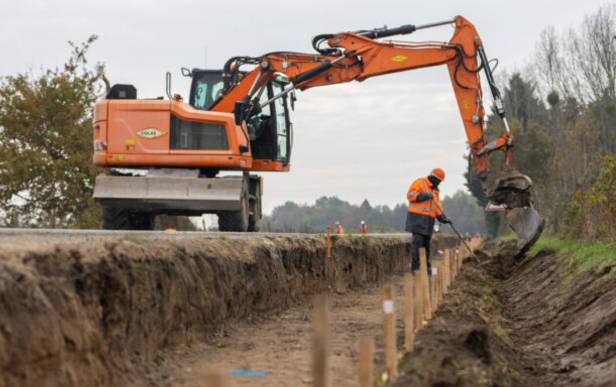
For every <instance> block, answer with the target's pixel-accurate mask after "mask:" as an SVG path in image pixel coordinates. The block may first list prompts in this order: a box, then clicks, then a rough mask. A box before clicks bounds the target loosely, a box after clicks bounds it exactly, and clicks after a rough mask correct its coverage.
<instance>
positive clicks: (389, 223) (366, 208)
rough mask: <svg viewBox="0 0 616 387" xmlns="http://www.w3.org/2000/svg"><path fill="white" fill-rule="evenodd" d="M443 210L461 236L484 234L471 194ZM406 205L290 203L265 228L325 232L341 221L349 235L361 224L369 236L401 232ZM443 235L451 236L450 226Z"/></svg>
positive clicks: (446, 202)
mask: <svg viewBox="0 0 616 387" xmlns="http://www.w3.org/2000/svg"><path fill="white" fill-rule="evenodd" d="M442 204H443V210H444V211H445V212H446V213H447V215H448V216H449V217H451V218H452V219H453V220H454V222H455V223H456V228H457V229H458V231H460V232H461V233H469V234H470V235H475V233H477V232H479V233H481V234H482V235H483V234H485V232H486V228H485V222H484V218H483V208H481V207H480V206H479V205H478V204H477V203H476V202H475V200H474V199H473V197H472V196H471V195H469V194H468V193H465V192H463V191H458V192H456V193H455V194H454V195H452V196H451V197H445V198H443V200H442ZM407 212H408V209H407V206H406V204H403V203H400V204H398V205H396V206H394V207H393V208H390V207H389V206H385V205H376V206H372V205H371V204H370V202H368V200H364V201H363V202H362V203H361V204H359V205H354V204H351V203H349V202H347V201H344V200H341V199H339V198H338V197H335V196H334V197H326V196H324V197H321V198H319V199H317V200H316V201H315V203H314V204H313V205H308V204H297V203H294V202H291V201H288V202H286V203H285V204H283V205H281V206H277V207H276V208H274V210H273V211H272V214H271V215H269V216H265V217H264V218H263V220H262V229H263V230H264V231H272V232H299V233H323V232H325V230H326V227H327V226H330V227H332V230H333V227H334V223H335V222H340V224H341V225H342V226H343V227H344V230H345V233H347V234H358V233H359V224H360V222H361V221H364V222H366V224H367V225H368V232H370V233H398V232H403V231H404V224H405V221H406V213H407ZM441 232H444V233H452V231H451V229H450V228H449V227H448V226H444V227H442V228H441Z"/></svg>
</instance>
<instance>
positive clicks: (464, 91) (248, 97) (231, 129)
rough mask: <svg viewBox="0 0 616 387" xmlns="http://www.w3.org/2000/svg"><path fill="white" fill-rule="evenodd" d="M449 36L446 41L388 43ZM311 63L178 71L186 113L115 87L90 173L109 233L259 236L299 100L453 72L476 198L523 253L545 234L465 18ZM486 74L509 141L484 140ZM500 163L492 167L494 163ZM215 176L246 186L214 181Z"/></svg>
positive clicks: (236, 61)
mask: <svg viewBox="0 0 616 387" xmlns="http://www.w3.org/2000/svg"><path fill="white" fill-rule="evenodd" d="M442 25H453V27H454V33H453V36H452V38H451V40H450V41H449V42H446V43H445V42H443V43H440V42H425V43H420V42H408V41H393V40H387V39H386V38H389V37H392V36H396V35H407V34H411V33H413V32H414V31H416V30H421V29H427V28H432V27H437V26H442ZM312 43H313V47H314V48H315V50H316V53H311V54H309V53H296V52H272V53H269V54H265V55H262V56H259V57H248V56H238V57H233V58H231V59H229V60H228V61H227V62H226V64H225V65H224V68H223V69H222V71H221V70H202V69H193V70H188V69H182V72H183V74H184V75H186V76H190V77H192V83H191V89H190V97H189V101H188V103H186V102H183V100H182V98H181V97H180V96H178V95H173V96H171V92H170V86H169V80H168V84H167V89H168V90H167V94H168V96H169V97H170V98H169V100H163V99H162V97H160V98H159V99H137V91H136V89H135V88H134V87H133V86H131V85H114V86H113V87H112V88H111V89H110V91H109V92H108V94H107V97H106V98H105V100H103V101H100V102H98V103H97V104H96V106H95V108H94V149H95V152H94V163H95V164H96V165H98V166H104V167H109V168H111V169H110V171H109V174H107V175H99V176H98V177H97V178H96V183H95V187H94V201H95V203H96V204H97V205H98V206H100V207H102V218H103V227H104V228H105V229H152V227H153V219H154V216H155V215H157V214H163V213H165V214H171V215H196V216H199V215H201V214H203V213H215V214H217V215H218V218H219V228H220V230H221V231H257V230H258V221H259V219H260V218H261V195H262V188H263V183H262V178H260V177H259V176H257V175H254V174H251V172H256V171H280V172H287V171H289V167H290V161H291V145H292V124H291V121H290V116H289V113H290V110H291V109H293V108H294V103H295V90H300V91H303V90H307V89H310V88H312V87H317V86H329V85H334V84H338V83H343V82H350V81H363V80H365V79H367V78H370V77H374V76H379V75H386V74H390V73H396V72H401V71H408V70H414V69H419V68H422V67H429V66H438V65H446V66H447V68H448V70H449V74H450V78H451V83H452V85H453V89H454V91H455V95H456V99H457V102H458V107H459V109H460V114H461V116H462V123H463V125H464V129H465V131H466V134H467V137H468V142H469V145H470V152H471V154H472V159H473V161H474V165H475V169H476V171H475V172H476V176H477V180H478V181H479V183H480V185H481V190H482V192H481V195H482V196H484V197H486V198H487V199H488V200H489V201H490V202H491V203H493V204H496V205H503V206H504V207H505V209H506V211H507V219H508V221H509V224H510V226H511V227H512V228H513V229H514V231H515V232H516V233H517V234H518V237H519V238H518V253H520V252H523V251H524V250H525V249H527V248H528V247H530V245H531V244H532V243H534V241H535V240H536V239H537V238H538V236H539V234H540V233H541V229H542V225H543V223H542V219H541V217H540V216H539V213H538V212H537V211H536V210H535V209H534V208H533V202H532V199H531V196H530V188H531V185H532V183H531V180H530V179H529V178H528V177H527V176H525V175H522V174H520V173H518V172H517V171H516V170H515V169H514V168H513V167H512V166H511V160H512V153H513V145H514V139H513V135H512V134H511V132H510V131H509V128H508V125H507V120H506V118H505V109H504V106H503V102H502V99H501V95H500V92H499V90H498V88H497V87H496V84H495V82H494V78H493V76H492V71H491V69H490V67H489V63H488V59H487V56H486V53H485V50H484V48H483V43H482V41H481V38H480V37H479V34H478V33H477V31H476V30H475V27H474V26H473V24H471V23H470V22H469V21H468V20H466V19H465V18H463V17H461V16H457V17H455V18H454V19H451V20H446V21H442V22H437V23H431V24H425V25H404V26H401V27H397V28H386V27H385V28H380V29H373V30H363V31H355V32H341V33H333V34H322V35H318V36H316V37H315V38H314V39H313V42H312ZM482 70H483V71H484V72H485V75H486V78H487V82H488V84H489V86H490V89H491V92H492V95H493V98H494V102H495V105H496V112H497V113H498V115H499V116H500V117H501V118H502V120H503V123H504V127H505V129H506V131H505V133H504V134H503V135H502V136H501V137H498V138H495V139H492V140H490V139H488V138H487V136H486V130H485V121H484V119H485V110H484V106H483V92H482V88H481V84H480V80H479V73H480V72H481V71H482ZM495 151H503V152H504V153H505V159H504V163H503V164H502V165H500V166H498V168H494V167H491V166H490V163H489V155H490V154H491V153H492V152H495ZM220 171H242V172H243V173H242V174H241V175H237V176H225V177H217V175H218V174H219V172H220Z"/></svg>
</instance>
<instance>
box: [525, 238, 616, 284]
mask: <svg viewBox="0 0 616 387" xmlns="http://www.w3.org/2000/svg"><path fill="white" fill-rule="evenodd" d="M543 249H550V250H553V251H555V252H556V253H557V254H558V255H560V256H566V257H567V258H566V259H567V265H568V266H569V267H572V268H575V269H578V270H580V271H596V272H602V271H604V270H606V268H609V269H608V270H607V271H606V274H608V273H609V275H615V276H616V241H614V242H589V241H580V240H575V239H569V238H561V237H558V236H542V237H541V238H539V240H538V241H537V243H535V245H534V246H533V247H532V248H531V249H530V255H536V254H537V253H538V252H539V251H541V250H543Z"/></svg>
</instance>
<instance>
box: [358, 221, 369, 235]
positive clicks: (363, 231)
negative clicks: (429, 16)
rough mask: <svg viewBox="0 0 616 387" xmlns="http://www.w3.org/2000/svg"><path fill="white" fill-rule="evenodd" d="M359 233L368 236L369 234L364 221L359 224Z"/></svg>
mask: <svg viewBox="0 0 616 387" xmlns="http://www.w3.org/2000/svg"><path fill="white" fill-rule="evenodd" d="M359 233H360V234H367V233H368V225H367V224H366V222H364V221H363V220H362V221H361V223H360V224H359Z"/></svg>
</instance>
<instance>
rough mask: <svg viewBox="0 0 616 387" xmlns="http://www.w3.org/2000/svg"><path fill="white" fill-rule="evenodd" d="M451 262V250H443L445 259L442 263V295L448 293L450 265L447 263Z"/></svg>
mask: <svg viewBox="0 0 616 387" xmlns="http://www.w3.org/2000/svg"><path fill="white" fill-rule="evenodd" d="M450 260H451V250H449V249H446V250H445V259H444V261H443V293H447V292H448V291H449V283H450V273H449V272H450V270H451V264H450V263H449V262H450Z"/></svg>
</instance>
